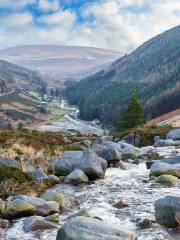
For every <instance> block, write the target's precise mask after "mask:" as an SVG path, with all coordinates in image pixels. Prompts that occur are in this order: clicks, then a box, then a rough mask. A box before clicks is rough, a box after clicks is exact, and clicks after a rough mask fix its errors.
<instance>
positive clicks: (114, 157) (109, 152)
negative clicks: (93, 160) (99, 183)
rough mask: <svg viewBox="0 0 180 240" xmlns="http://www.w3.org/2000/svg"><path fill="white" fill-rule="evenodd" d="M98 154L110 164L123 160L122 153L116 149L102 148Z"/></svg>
mask: <svg viewBox="0 0 180 240" xmlns="http://www.w3.org/2000/svg"><path fill="white" fill-rule="evenodd" d="M96 154H97V155H98V156H99V157H101V158H103V159H105V160H106V161H107V162H108V164H110V163H116V162H119V161H120V160H121V153H120V152H119V151H118V150H117V149H116V148H109V147H106V146H104V147H102V148H100V149H97V150H96Z"/></svg>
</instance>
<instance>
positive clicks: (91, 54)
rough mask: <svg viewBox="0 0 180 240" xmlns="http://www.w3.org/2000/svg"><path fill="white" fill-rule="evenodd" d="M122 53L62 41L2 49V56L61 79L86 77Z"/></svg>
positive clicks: (0, 56) (55, 78)
mask: <svg viewBox="0 0 180 240" xmlns="http://www.w3.org/2000/svg"><path fill="white" fill-rule="evenodd" d="M120 56H122V54H121V53H118V52H114V51H110V50H105V49H98V48H90V47H75V46H58V45H26V46H19V47H12V48H8V49H1V50H0V59H4V60H7V61H10V62H13V63H16V64H19V65H21V66H23V67H27V68H30V69H32V70H38V71H39V72H40V73H42V74H46V75H47V76H48V77H51V79H54V80H58V82H62V81H64V80H69V79H75V80H79V79H80V78H84V77H86V76H88V75H90V74H92V73H95V72H97V71H99V70H101V69H103V68H104V67H105V66H107V65H108V64H110V63H112V62H113V61H115V60H116V59H118V58H119V57H120Z"/></svg>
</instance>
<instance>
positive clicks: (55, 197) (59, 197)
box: [41, 190, 68, 209]
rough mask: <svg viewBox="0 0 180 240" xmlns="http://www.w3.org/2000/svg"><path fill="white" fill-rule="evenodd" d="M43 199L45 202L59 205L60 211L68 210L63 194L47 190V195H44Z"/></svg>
mask: <svg viewBox="0 0 180 240" xmlns="http://www.w3.org/2000/svg"><path fill="white" fill-rule="evenodd" d="M41 198H42V199H44V200H45V201H53V202H56V203H58V204H59V208H60V209H63V208H66V207H67V206H68V204H67V203H66V201H65V199H64V196H63V194H61V193H59V192H57V191H55V190H47V191H46V192H45V193H43V194H42V196H41Z"/></svg>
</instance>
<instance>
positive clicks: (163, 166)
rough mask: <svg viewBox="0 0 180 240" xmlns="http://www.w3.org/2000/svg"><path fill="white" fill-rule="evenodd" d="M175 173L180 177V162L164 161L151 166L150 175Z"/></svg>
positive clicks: (174, 174)
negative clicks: (170, 162)
mask: <svg viewBox="0 0 180 240" xmlns="http://www.w3.org/2000/svg"><path fill="white" fill-rule="evenodd" d="M164 174H167V175H173V176H175V177H180V164H168V163H164V162H157V163H154V164H153V165H152V166H151V170H150V176H157V177H158V176H160V175H164Z"/></svg>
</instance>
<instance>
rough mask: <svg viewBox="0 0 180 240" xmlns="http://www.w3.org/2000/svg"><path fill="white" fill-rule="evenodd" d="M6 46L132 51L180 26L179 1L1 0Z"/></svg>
mask: <svg viewBox="0 0 180 240" xmlns="http://www.w3.org/2000/svg"><path fill="white" fill-rule="evenodd" d="M0 23H1V24H0V48H7V47H11V46H16V45H24V44H60V45H82V46H92V47H99V48H107V49H113V50H116V51H120V52H123V53H127V52H130V51H132V50H133V49H135V48H136V47H137V46H138V45H140V44H141V43H143V42H144V41H146V40H148V39H149V38H151V37H153V36H155V35H157V34H159V33H161V32H163V31H165V30H167V29H169V28H172V27H174V26H177V25H178V24H179V23H180V1H179V0H89V1H88V0H0Z"/></svg>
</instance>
